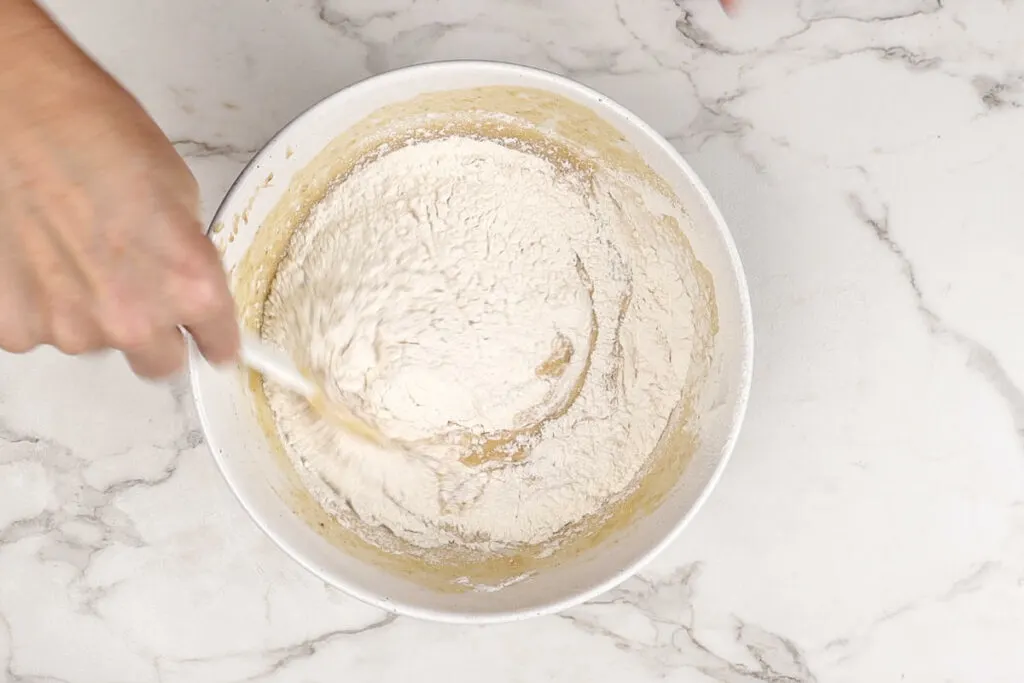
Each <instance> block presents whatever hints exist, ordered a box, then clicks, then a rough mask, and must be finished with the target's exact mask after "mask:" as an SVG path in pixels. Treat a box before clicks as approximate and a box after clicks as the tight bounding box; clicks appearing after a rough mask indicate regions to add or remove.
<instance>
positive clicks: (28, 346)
mask: <svg viewBox="0 0 1024 683" xmlns="http://www.w3.org/2000/svg"><path fill="white" fill-rule="evenodd" d="M41 343H42V340H41V339H40V338H39V337H38V336H37V335H35V334H33V333H32V332H31V330H28V329H25V328H19V327H18V326H16V325H14V326H10V327H5V328H0V349H3V350H4V351H8V352H10V353H27V352H28V351H31V350H32V349H34V348H36V347H37V346H39V345H40V344H41Z"/></svg>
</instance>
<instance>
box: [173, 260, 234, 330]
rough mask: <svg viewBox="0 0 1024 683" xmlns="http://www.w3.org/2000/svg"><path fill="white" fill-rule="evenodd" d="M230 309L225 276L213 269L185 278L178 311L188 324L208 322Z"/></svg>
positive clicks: (180, 291) (179, 291)
mask: <svg viewBox="0 0 1024 683" xmlns="http://www.w3.org/2000/svg"><path fill="white" fill-rule="evenodd" d="M230 307H231V295H230V294H229V293H228V290H227V283H226V282H225V281H224V276H223V274H222V273H220V272H218V271H215V270H213V269H211V268H208V269H206V270H203V271H200V272H198V273H195V274H193V275H192V276H191V277H187V278H185V280H184V282H183V283H182V286H181V287H180V288H179V289H178V309H179V312H180V313H181V315H182V316H183V317H184V318H185V322H186V323H194V322H199V321H203V320H208V319H210V318H212V317H214V316H216V315H217V314H219V313H221V312H223V311H227V310H230Z"/></svg>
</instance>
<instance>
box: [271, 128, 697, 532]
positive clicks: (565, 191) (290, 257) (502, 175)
mask: <svg viewBox="0 0 1024 683" xmlns="http://www.w3.org/2000/svg"><path fill="white" fill-rule="evenodd" d="M688 277H689V275H688V272H687V268H686V263H685V260H684V259H683V257H682V256H681V255H680V254H679V249H678V245H677V243H675V242H674V241H673V240H672V239H670V238H667V237H666V235H665V228H664V226H662V225H659V223H658V221H657V218H656V215H655V213H652V211H651V209H649V208H648V206H647V203H646V202H645V198H644V196H643V193H641V192H638V191H636V190H633V189H630V188H629V187H628V185H626V184H624V183H620V182H612V181H611V180H610V179H601V178H600V177H599V178H597V179H596V180H595V179H594V178H588V179H584V178H582V177H580V176H579V174H576V173H573V172H570V171H567V170H565V169H560V168H556V167H555V165H553V164H551V163H550V162H548V161H546V160H544V159H541V158H539V157H537V156H533V155H531V154H528V153H525V152H522V151H517V150H515V149H511V148H509V147H505V146H503V145H501V144H498V143H496V142H493V141H488V140H477V139H470V138H463V137H450V138H444V139H440V140H434V141H430V142H421V143H418V144H413V145H410V146H407V147H403V148H401V149H398V150H395V151H392V152H390V153H388V154H386V155H384V156H382V157H380V158H378V159H376V160H374V161H372V162H369V163H367V164H366V165H364V166H363V167H361V168H359V169H357V170H356V171H354V172H353V173H351V174H350V175H349V176H347V177H346V178H345V179H344V180H343V181H342V182H340V183H339V184H337V185H336V186H335V187H334V188H333V189H331V190H330V191H329V192H328V194H327V196H326V197H325V198H324V200H323V201H322V202H321V203H320V204H319V205H317V206H316V207H315V208H314V209H313V211H312V212H311V214H310V216H309V218H308V219H307V221H306V222H305V223H304V224H303V225H302V226H300V227H299V228H298V230H297V231H296V233H295V234H294V235H293V237H292V241H291V243H290V245H289V248H288V252H287V254H286V255H285V257H284V259H283V261H282V263H281V265H280V267H279V270H278V273H277V276H276V278H275V280H274V282H273V285H272V288H271V293H270V296H269V298H268V300H267V304H266V309H265V317H264V326H263V334H264V337H266V338H268V339H270V340H271V341H272V342H274V343H276V344H277V345H278V346H280V347H282V348H285V349H287V350H289V351H290V352H291V353H292V354H293V355H294V356H295V357H296V359H297V360H299V361H300V362H301V363H303V364H304V365H305V366H306V367H308V368H310V369H311V370H312V372H313V373H314V374H315V375H316V376H317V377H319V378H322V379H323V381H324V385H325V388H326V390H327V392H328V394H330V395H331V396H332V397H333V398H334V399H336V400H340V401H344V402H345V403H346V404H348V405H349V406H351V407H352V408H353V410H355V411H356V412H357V413H359V414H360V415H362V416H363V417H364V418H365V419H366V420H367V421H368V422H370V423H372V424H374V425H376V426H377V427H378V428H379V429H380V430H381V431H382V432H383V433H384V434H386V435H387V436H388V437H390V438H391V439H392V440H394V441H395V442H396V443H397V444H401V446H400V447H397V446H396V447H394V448H380V447H376V446H373V445H371V444H368V443H365V442H363V441H361V440H360V439H359V438H358V437H353V436H351V435H348V434H346V433H344V432H343V431H339V430H338V429H336V428H334V427H332V426H331V425H329V424H325V423H324V422H323V421H322V420H320V419H319V418H318V417H317V415H316V414H315V413H314V412H313V411H312V410H311V409H310V408H309V406H308V405H307V404H306V403H305V401H304V400H303V399H301V398H299V397H297V396H295V395H293V394H291V393H288V392H286V391H284V390H280V389H276V388H274V387H273V386H268V387H267V395H268V401H269V404H270V407H271V409H272V411H273V413H274V415H275V419H276V422H277V426H278V430H279V433H280V436H281V439H282V442H283V444H284V446H285V449H286V451H287V453H288V455H289V457H290V458H291V459H292V461H293V462H294V464H295V465H296V468H297V469H298V471H299V472H300V475H301V476H302V478H303V481H304V482H305V484H306V485H307V486H308V487H309V488H310V490H311V491H312V492H313V494H314V495H315V497H316V498H317V499H318V500H319V501H320V502H321V504H323V505H324V507H325V508H326V509H327V510H328V511H330V512H333V513H335V514H337V515H339V516H345V515H348V516H351V515H353V514H354V515H356V516H357V517H358V518H359V519H361V520H362V521H363V522H365V524H366V525H369V527H368V528H377V529H383V530H386V531H387V532H390V533H392V534H394V535H395V536H397V537H399V538H401V539H404V540H405V541H407V542H409V543H411V544H413V545H415V546H419V547H421V548H437V547H441V546H447V545H450V544H456V545H458V546H462V547H469V548H475V549H480V550H497V549H501V548H508V547H515V546H519V545H523V544H535V543H542V542H544V541H547V540H549V539H551V538H552V536H554V535H555V534H557V533H558V532H559V531H560V530H563V529H565V528H567V527H570V525H572V524H574V523H576V522H579V521H580V520H582V519H583V518H584V517H586V516H588V515H591V514H593V513H598V512H600V511H601V510H602V509H603V508H604V507H605V506H607V505H608V504H609V503H610V502H611V501H614V500H616V499H617V498H619V497H621V496H622V495H624V494H625V493H627V492H628V490H629V489H630V487H631V485H633V484H634V483H635V482H636V480H637V478H638V475H640V474H642V472H643V470H644V466H645V464H646V463H647V462H648V460H649V458H650V455H651V453H652V451H653V449H654V447H655V445H656V444H657V442H658V440H659V438H660V437H661V435H662V433H663V432H664V430H665V429H666V426H667V425H668V421H669V416H670V413H671V412H672V410H673V408H674V407H675V405H676V404H677V403H678V402H679V399H680V394H681V391H682V389H683V386H684V378H685V376H686V371H687V367H688V364H689V353H690V344H691V338H692V336H693V329H692V321H691V305H690V300H689V297H688V291H689V289H688V287H687V278H688Z"/></svg>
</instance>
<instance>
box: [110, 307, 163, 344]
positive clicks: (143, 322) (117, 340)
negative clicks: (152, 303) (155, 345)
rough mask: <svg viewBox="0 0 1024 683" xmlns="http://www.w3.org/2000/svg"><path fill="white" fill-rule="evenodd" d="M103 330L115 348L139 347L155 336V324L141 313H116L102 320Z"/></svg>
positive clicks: (149, 341) (148, 342) (150, 341)
mask: <svg viewBox="0 0 1024 683" xmlns="http://www.w3.org/2000/svg"><path fill="white" fill-rule="evenodd" d="M102 328H103V332H104V334H105V335H106V337H107V339H108V341H109V343H110V346H112V347H113V348H115V349H140V348H145V347H146V346H148V345H150V344H151V343H152V341H153V339H154V337H155V336H156V325H155V324H154V323H153V321H152V320H150V319H148V318H145V317H143V316H141V315H133V314H127V313H116V314H112V315H109V316H107V317H106V318H105V319H104V320H103V321H102Z"/></svg>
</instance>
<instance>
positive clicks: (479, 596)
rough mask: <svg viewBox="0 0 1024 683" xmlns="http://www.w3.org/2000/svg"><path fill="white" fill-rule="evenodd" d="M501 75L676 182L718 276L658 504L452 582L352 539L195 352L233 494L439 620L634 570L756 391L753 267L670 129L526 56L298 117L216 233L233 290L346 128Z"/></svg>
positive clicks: (570, 597)
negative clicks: (703, 369)
mask: <svg viewBox="0 0 1024 683" xmlns="http://www.w3.org/2000/svg"><path fill="white" fill-rule="evenodd" d="M496 86H497V87H498V88H499V89H501V88H507V89H508V92H521V91H522V92H538V91H539V92H542V93H547V95H546V96H548V97H551V96H554V99H556V100H560V101H562V102H565V103H566V106H567V108H568V109H571V110H573V111H577V110H578V111H585V112H586V115H587V116H590V117H592V118H593V119H594V121H595V122H596V123H595V125H592V126H584V128H586V129H587V130H588V131H589V133H587V134H594V135H596V136H597V137H595V138H593V139H606V138H612V139H608V140H606V141H607V142H609V144H610V145H611V147H612V148H617V149H622V150H625V151H627V152H629V153H631V154H634V156H635V157H636V158H638V159H642V162H644V163H646V165H647V166H648V167H649V169H648V170H651V171H653V172H654V173H655V174H657V175H658V176H660V177H661V178H662V179H663V181H664V183H665V184H666V185H667V187H668V188H670V189H671V191H672V192H674V193H675V195H676V197H677V198H678V200H679V202H681V204H682V206H683V207H685V210H686V212H687V214H688V217H689V219H690V223H691V225H690V226H688V227H687V228H686V230H685V233H686V236H687V238H688V239H689V242H690V244H691V246H692V249H693V251H694V253H695V255H696V257H697V259H699V261H700V262H701V263H702V264H703V266H704V267H705V268H706V270H707V273H708V274H710V277H711V279H712V280H713V294H714V295H713V304H712V306H713V307H717V331H716V332H715V334H714V338H713V344H712V351H711V353H710V356H709V357H710V358H711V360H710V361H709V371H708V373H707V377H706V381H704V382H703V384H702V386H701V387H700V388H699V390H698V391H697V394H696V395H695V400H694V401H693V411H692V412H693V413H695V414H694V415H693V418H692V419H691V420H690V424H691V427H692V431H693V433H692V434H691V437H692V438H691V439H690V441H689V449H690V452H689V453H688V454H687V457H686V459H685V463H684V464H683V465H680V467H679V470H678V471H675V472H674V473H671V474H668V475H664V476H665V477H671V480H669V481H666V482H663V483H664V486H662V488H663V489H664V491H663V492H662V494H661V495H660V496H659V497H658V498H657V499H656V500H655V499H652V500H654V502H649V504H645V503H641V504H638V505H637V506H636V507H637V509H636V511H635V514H632V516H630V517H629V519H628V520H627V521H626V523H623V524H621V525H620V526H619V527H617V528H612V529H608V530H606V533H603V534H601V536H600V537H599V540H597V541H595V543H594V544H593V545H592V546H590V547H583V548H582V549H578V550H577V552H574V553H572V554H570V555H568V556H566V557H562V558H559V559H558V561H557V562H555V563H553V564H551V563H549V566H546V567H545V568H543V569H540V570H538V571H536V572H535V573H533V574H531V575H529V576H528V577H527V578H525V579H523V580H519V581H517V582H513V583H510V584H509V585H505V586H504V587H501V588H499V589H491V590H484V591H482V590H459V589H458V586H457V585H447V586H440V585H439V584H437V582H436V581H433V582H432V581H430V580H424V577H422V576H418V575H417V572H416V571H415V570H414V569H413V570H409V569H408V568H406V569H405V570H403V569H402V568H401V567H398V568H396V566H394V565H388V563H387V562H381V561H378V559H377V558H375V557H374V556H373V555H372V553H371V554H367V552H365V549H364V551H360V552H356V551H354V550H351V549H350V548H351V547H350V546H346V545H345V543H342V542H340V541H339V540H338V539H339V534H338V533H337V531H338V530H337V529H332V525H333V522H332V520H331V519H330V518H329V517H327V516H326V515H325V514H324V513H323V512H322V511H321V510H319V509H317V508H316V506H315V505H314V504H311V502H310V500H309V499H308V497H307V498H303V495H304V494H303V492H302V491H301V490H299V489H301V487H299V486H298V485H297V483H296V478H295V474H294V472H293V471H292V470H291V469H290V467H289V466H288V464H287V461H286V460H285V459H284V458H283V457H282V456H281V454H280V453H279V452H275V448H274V447H273V446H272V444H271V442H272V440H273V439H270V438H268V437H267V434H266V432H265V431H264V429H263V427H265V426H266V424H265V422H261V421H260V420H261V419H263V420H265V417H266V416H265V414H264V416H263V418H260V417H259V416H258V413H259V410H258V409H256V408H255V407H254V400H253V396H252V394H253V392H254V391H257V389H256V388H255V387H257V385H256V384H254V383H253V382H252V381H251V378H247V377H244V376H243V375H242V374H240V373H239V372H227V371H224V370H217V369H214V368H212V367H211V366H210V365H208V364H207V363H206V362H205V361H204V360H203V359H202V358H201V357H200V356H199V354H198V353H197V352H196V349H195V348H194V347H193V348H192V349H191V361H192V362H191V368H192V369H191V376H192V388H193V391H194V395H195V400H196V404H197V406H198V409H199V415H200V418H201V420H202V424H203V429H204V430H205V433H206V438H207V442H208V443H209V445H210V449H211V450H212V452H213V455H214V458H216V461H217V464H218V465H219V466H220V469H221V471H222V472H223V473H224V477H225V478H226V479H227V481H228V484H229V485H230V487H231V489H232V490H233V491H234V492H235V495H237V496H238V499H239V501H241V503H242V505H243V506H244V507H245V509H246V510H247V511H248V512H249V514H250V515H251V516H252V518H253V519H254V520H255V521H256V523H257V524H258V525H259V526H260V527H261V528H262V529H263V530H264V531H265V532H266V533H267V535H268V536H270V538H271V539H273V540H274V542H275V543H277V544H278V545H279V546H280V547H281V548H282V549H284V551H285V552H287V553H288V554H289V555H291V556H292V557H293V558H295V559H296V560H297V561H298V562H300V563H301V564H302V565H304V566H305V567H306V568H308V569H309V570H310V571H312V572H313V573H315V574H316V575H317V576H319V577H321V578H322V579H324V580H325V581H327V582H328V583H330V584H332V585H334V586H336V587H338V588H340V589H341V590H343V591H346V592H347V593H350V594H351V595H354V596H355V597H357V598H360V599H362V600H364V601H366V602H368V603H371V604H373V605H377V606H379V607H382V608H384V609H387V610H391V611H393V612H397V613H400V614H406V615H411V616H416V617H421V618H425V619H434V620H441V621H455V622H472V623H482V622H494V621H504V620H511V619H521V618H525V617H530V616H535V615H540V614H546V613H551V612H556V611H559V610H562V609H565V608H567V607H570V606H572V605H575V604H578V603H581V602H583V601H585V600H587V599H588V598H591V597H593V596H595V595H597V594H599V593H601V592H603V591H605V590H607V589H609V588H611V587H612V586H614V585H615V584H617V583H619V582H620V581H622V580H624V579H626V578H627V577H629V576H630V575H631V574H633V573H634V572H636V571H637V570H638V569H639V568H640V567H641V566H642V565H643V564H644V563H646V562H647V561H649V560H650V559H651V558H652V557H653V556H654V555H655V554H657V553H658V552H659V551H660V550H661V549H662V548H664V547H665V546H666V545H667V544H668V543H669V542H671V541H672V539H673V538H675V537H676V535H677V534H678V533H679V532H680V531H681V530H682V528H683V527H684V526H685V524H686V523H687V521H688V520H689V519H690V518H691V517H692V516H693V515H694V514H695V513H696V511H697V509H698V508H699V507H700V506H701V504H702V502H703V501H704V499H705V498H706V497H707V495H708V493H709V492H710V491H711V489H712V487H713V486H714V485H715V483H716V481H717V480H718V478H719V476H720V475H721V473H722V470H723V468H724V466H725V463H726V460H727V459H728V457H729V454H730V451H731V449H732V447H733V444H734V442H735V440H736V436H737V433H738V431H739V428H740V423H741V421H742V419H743V413H744V410H745V407H746V403H747V396H748V393H749V388H750V378H751V363H752V357H753V339H752V331H751V320H750V302H749V297H748V293H747V288H746V282H745V280H744V276H743V270H742V267H741V265H740V261H739V257H738V255H737V253H736V248H735V246H734V244H733V241H732V239H731V237H730V235H729V231H728V229H727V228H726V226H725V222H724V221H723V219H722V216H721V214H720V213H719V211H718V209H717V208H716V206H715V203H714V201H713V200H712V199H711V197H710V196H709V194H708V192H707V190H706V189H705V188H704V186H703V185H702V184H701V182H700V181H699V180H698V179H697V176H696V175H695V174H694V172H693V170H692V169H691V168H690V167H689V166H688V165H687V164H686V162H685V161H683V159H682V158H681V157H680V156H679V154H678V153H677V152H676V151H675V149H673V147H672V146H671V145H669V144H668V143H667V142H666V141H665V140H664V139H663V138H662V137H660V136H659V135H658V134H657V133H656V132H654V131H653V130H652V129H651V128H650V127H649V126H647V125H646V124H645V123H644V122H643V121H641V120H640V119H639V118H637V117H636V116H635V115H633V114H632V113H630V112H628V111H626V110H625V109H624V108H622V107H621V106H619V105H618V104H616V103H614V102H612V101H610V100H609V99H608V98H607V97H605V96H603V95H600V94H599V93H597V92H594V91H593V90H590V89H588V88H586V87H584V86H582V85H580V84H578V83H575V82H573V81H570V80H567V79H565V78H561V77H559V76H556V75H553V74H550V73H546V72H543V71H538V70H534V69H529V68H525V67H520V66H513V65H508V64H499V63H491V62H447V63H436V64H426V65H422V66H415V67H411V68H407V69H402V70H399V71H393V72H390V73H387V74H383V75H381V76H377V77H374V78H371V79H368V80H366V81H363V82H361V83H358V84H356V85H353V86H351V87H349V88H346V89H345V90H342V91H341V92H339V93H336V94H334V95H332V96H330V97H328V98H327V99H325V100H323V101H322V102H320V103H319V104H317V105H315V106H314V107H312V108H311V109H309V110H308V111H307V112H305V113H304V114H302V115H301V116H300V117H298V118H297V119H296V120H295V121H293V122H292V123H290V124H289V125H288V126H286V127H285V128H284V129H283V130H282V131H281V132H280V133H279V134H278V135H277V136H276V137H274V139H273V140H271V141H270V142H269V143H268V144H267V145H266V147H264V148H263V150H262V151H260V152H259V154H257V155H256V157H255V158H254V159H253V161H252V162H251V163H250V164H249V166H248V167H247V168H246V169H245V170H244V171H243V172H242V174H241V175H240V176H239V178H238V180H237V181H236V182H235V184H234V186H233V187H232V188H231V191H230V192H229V193H228V196H227V198H226V199H225V200H224V203H223V204H222V205H221V207H220V210H219V211H218V213H217V216H216V218H215V219H214V223H213V226H212V228H211V234H212V238H213V239H214V241H215V243H217V244H218V246H219V248H220V249H221V251H222V254H223V258H224V262H225V266H226V267H227V268H228V269H229V271H230V272H232V274H233V278H234V282H233V286H234V287H235V288H236V298H237V297H238V296H239V295H238V291H239V290H240V289H244V288H245V287H246V282H245V278H251V277H253V275H254V274H258V273H256V272H255V271H253V270H252V269H249V270H248V271H246V270H245V268H244V267H242V266H240V264H242V263H243V260H244V259H245V258H246V256H247V254H249V251H250V249H261V248H262V246H261V243H260V241H259V240H257V242H256V245H257V246H256V247H255V248H253V243H254V239H255V238H256V235H257V233H258V232H259V231H260V229H261V227H262V226H264V225H265V223H267V222H268V221H273V220H278V221H280V220H281V219H282V216H286V215H287V214H288V212H289V210H290V209H292V208H298V203H297V201H296V197H298V196H300V195H301V194H302V193H303V192H304V191H305V190H307V189H310V188H312V189H310V191H315V190H316V189H317V187H318V186H319V187H321V189H322V187H323V183H324V182H325V181H324V178H322V177H321V178H319V180H318V179H317V175H316V173H311V171H310V169H311V168H312V167H314V166H316V165H317V164H320V163H321V161H322V158H323V155H322V154H321V152H323V151H324V150H325V148H327V147H328V145H329V144H330V143H332V141H334V140H336V139H337V138H338V136H339V135H341V134H342V133H345V132H346V131H350V130H354V129H353V128H352V127H353V126H357V125H362V124H365V123H366V121H367V120H372V115H373V114H374V113H375V112H379V111H380V109H381V108H382V107H392V106H394V105H398V103H403V102H407V101H409V100H411V99H413V98H417V97H426V98H427V101H443V100H444V98H445V97H446V96H447V93H451V92H455V91H459V92H465V91H467V89H479V88H485V87H491V88H492V89H493V88H495V87H496ZM522 89H526V90H522ZM531 89H532V90H531ZM430 93H444V94H440V95H437V96H432V95H430ZM431 97H434V98H435V99H434V100H430V98H431ZM438 97H439V98H441V99H440V100H437V98H438ZM528 99H529V98H528V97H527V98H525V99H524V104H523V105H522V106H523V110H524V111H526V109H529V106H528V105H529V102H527V100H528ZM506 100H507V98H506ZM571 103H576V105H582V107H583V108H585V109H581V108H580V107H578V106H575V105H572V104H571ZM517 106H518V105H517ZM553 116H555V117H556V118H557V113H556V114H553ZM368 117H369V118H368ZM602 122H603V123H602ZM607 126H610V128H608V127H607ZM595 131H596V132H595ZM630 148H632V150H630ZM616 153H617V152H616ZM318 155H319V157H318ZM327 180H329V178H328V179H327ZM318 183H319V185H318ZM292 205H294V206H292ZM249 255H250V256H251V254H249ZM263 275H264V276H265V275H266V274H265V273H264V274H263ZM249 322H250V323H251V322H252V321H251V320H250V321H249ZM261 425H262V426H261ZM680 462H682V460H680ZM680 471H681V475H680V474H679V472H680Z"/></svg>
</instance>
